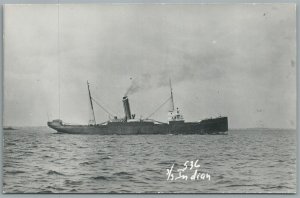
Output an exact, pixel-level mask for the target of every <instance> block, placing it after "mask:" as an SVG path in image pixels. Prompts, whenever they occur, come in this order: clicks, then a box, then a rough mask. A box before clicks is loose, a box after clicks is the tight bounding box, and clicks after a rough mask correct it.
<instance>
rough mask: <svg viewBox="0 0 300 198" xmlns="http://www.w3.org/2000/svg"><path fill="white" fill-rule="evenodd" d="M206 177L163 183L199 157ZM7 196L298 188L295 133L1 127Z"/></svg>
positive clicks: (290, 131) (293, 131)
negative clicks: (111, 132) (86, 131)
mask: <svg viewBox="0 0 300 198" xmlns="http://www.w3.org/2000/svg"><path fill="white" fill-rule="evenodd" d="M197 159H198V163H199V164H200V170H201V171H205V173H209V174H210V176H211V178H210V180H196V181H193V180H187V181H186V180H176V181H175V180H173V181H170V180H169V181H167V169H170V168H171V166H172V165H173V164H174V170H177V169H178V168H183V167H184V163H185V161H188V160H189V161H191V160H197ZM3 161H4V162H3V165H4V167H3V172H4V173H3V190H4V191H5V192H6V193H23V192H25V193H34V192H43V193H79V192H80V193H158V192H160V193H172V192H182V193H210V192H212V193H222V192H232V193H235V192H236V193H238V192H240V193H245V192H250V193H257V192H265V193H266V192H278V193H292V192H295V191H296V132H295V130H240V131H238V130H236V131H229V135H224V136H223V135H215V136H213V135H140V136H117V135H114V136H100V135H69V134H56V133H55V132H54V131H53V130H51V129H48V128H43V127H41V128H22V129H20V130H6V131H4V149H3Z"/></svg>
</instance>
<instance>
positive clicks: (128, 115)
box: [123, 96, 131, 120]
mask: <svg viewBox="0 0 300 198" xmlns="http://www.w3.org/2000/svg"><path fill="white" fill-rule="evenodd" d="M123 107H124V113H125V118H126V120H129V119H131V112H130V106H129V100H128V97H127V96H124V97H123Z"/></svg>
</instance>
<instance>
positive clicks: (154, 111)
mask: <svg viewBox="0 0 300 198" xmlns="http://www.w3.org/2000/svg"><path fill="white" fill-rule="evenodd" d="M170 99H171V97H169V98H168V99H167V100H166V101H165V102H164V103H162V104H161V105H160V106H159V107H158V108H157V109H155V111H154V112H153V113H151V114H150V115H149V116H147V117H146V119H148V118H149V117H151V116H152V115H154V114H155V113H156V112H157V111H158V110H159V109H160V108H162V107H163V106H164V105H165V104H166V103H167V102H168V101H169V100H170Z"/></svg>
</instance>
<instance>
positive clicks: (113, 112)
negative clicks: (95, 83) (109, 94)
mask: <svg viewBox="0 0 300 198" xmlns="http://www.w3.org/2000/svg"><path fill="white" fill-rule="evenodd" d="M93 95H96V94H93ZM96 96H97V95H96ZM97 100H98V102H99V101H100V102H101V104H104V105H103V106H106V109H107V111H109V112H111V113H112V114H114V115H117V114H116V113H115V111H113V110H111V109H110V108H108V107H107V106H108V105H107V104H105V103H104V102H103V101H102V100H99V97H97ZM100 102H99V103H100Z"/></svg>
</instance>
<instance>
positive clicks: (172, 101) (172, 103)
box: [169, 79, 174, 111]
mask: <svg viewBox="0 0 300 198" xmlns="http://www.w3.org/2000/svg"><path fill="white" fill-rule="evenodd" d="M169 82H170V90H171V109H170V111H174V99H173V90H172V82H171V79H169Z"/></svg>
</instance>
